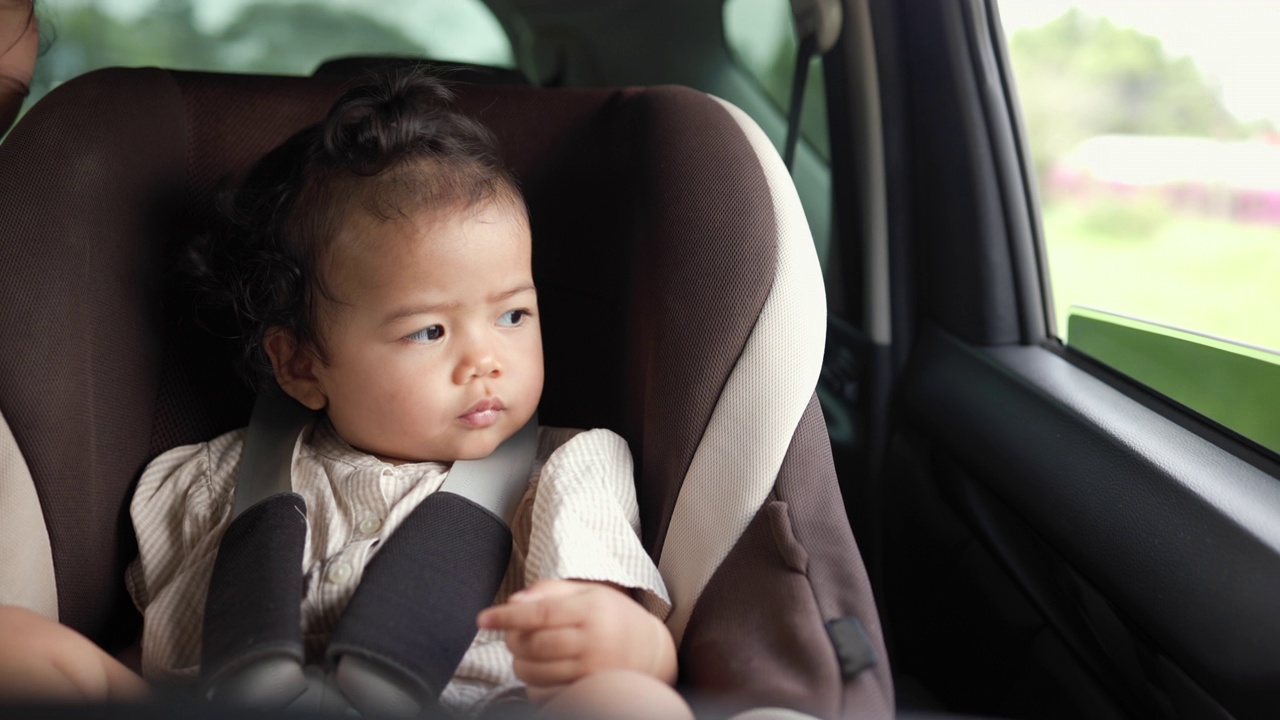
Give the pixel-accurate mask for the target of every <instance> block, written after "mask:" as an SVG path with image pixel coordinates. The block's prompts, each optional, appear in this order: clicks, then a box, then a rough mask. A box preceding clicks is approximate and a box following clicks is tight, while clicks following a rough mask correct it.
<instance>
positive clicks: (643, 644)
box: [476, 580, 676, 703]
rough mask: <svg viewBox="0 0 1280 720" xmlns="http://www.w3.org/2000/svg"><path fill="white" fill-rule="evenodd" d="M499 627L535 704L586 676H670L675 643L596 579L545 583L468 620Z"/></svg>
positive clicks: (641, 610) (626, 599) (657, 623)
mask: <svg viewBox="0 0 1280 720" xmlns="http://www.w3.org/2000/svg"><path fill="white" fill-rule="evenodd" d="M476 622H477V624H479V626H480V627H482V628H489V629H496V630H506V631H507V647H508V648H510V649H511V654H512V655H514V656H515V673H516V677H518V678H520V679H521V680H523V681H524V682H525V683H526V684H527V685H528V686H529V688H528V690H529V699H530V700H533V701H534V702H537V703H541V702H545V701H546V700H548V699H550V698H551V697H553V696H554V695H555V694H556V693H557V692H558V691H559V689H560V688H562V687H564V686H565V685H568V684H569V683H572V682H573V681H575V680H577V679H579V678H582V677H584V676H586V675H590V674H591V673H595V672H600V671H602V670H614V669H627V670H635V671H638V672H643V673H646V674H649V675H652V676H654V677H656V678H658V679H659V680H662V681H663V682H666V683H672V682H674V681H675V676H676V648H675V642H674V641H673V640H672V638H671V633H670V632H668V631H667V627H666V625H663V624H662V621H661V620H659V619H658V618H656V617H654V616H653V615H651V614H650V613H649V612H648V611H647V610H645V609H644V608H642V607H640V605H639V603H637V602H636V601H634V600H632V599H631V598H630V597H628V596H627V595H626V594H625V593H623V592H622V591H620V590H618V589H616V588H614V587H613V586H610V585H604V584H601V583H592V582H581V581H576V580H547V581H543V582H539V583H535V584H533V585H530V586H529V587H527V588H525V589H524V590H522V591H520V592H518V593H515V594H514V595H512V596H511V598H510V599H509V600H508V601H507V603H506V604H505V605H497V606H494V607H491V608H488V609H487V610H484V611H483V612H481V613H480V615H479V617H477V618H476Z"/></svg>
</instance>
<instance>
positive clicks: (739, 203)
mask: <svg viewBox="0 0 1280 720" xmlns="http://www.w3.org/2000/svg"><path fill="white" fill-rule="evenodd" d="M348 81H349V78H346V77H343V76H342V75H341V74H334V75H321V76H316V77H311V78H303V77H270V76H254V75H225V74H212V73H197V72H176V71H166V70H159V69H153V68H148V69H108V70H101V71H97V72H93V73H90V74H88V75H85V76H82V77H80V78H77V79H75V80H72V81H70V82H68V83H66V84H64V85H62V86H60V87H59V88H58V89H56V90H55V91H54V92H52V93H50V94H49V95H48V96H47V97H46V98H45V99H43V100H42V101H41V102H40V103H38V104H37V105H36V106H35V107H33V108H32V109H31V110H30V112H28V113H27V115H26V116H25V117H24V118H23V120H22V122H21V123H19V125H18V126H17V127H16V128H15V129H14V131H13V132H12V133H11V134H10V136H9V137H8V138H7V139H6V140H5V142H4V143H3V145H0V273H3V277H4V278H5V280H4V282H3V283H0V327H2V328H3V331H4V334H5V337H6V341H5V343H4V344H3V347H2V348H0V602H4V603H12V604H20V605H26V606H28V607H31V608H33V609H36V610H38V611H40V612H43V613H44V614H46V615H49V616H50V617H55V618H57V619H59V620H60V621H61V622H63V623H65V624H66V625H69V626H70V627H72V628H74V629H76V630H78V631H80V632H81V633H83V634H85V635H86V636H88V637H89V638H91V639H93V640H94V641H95V642H97V643H99V644H100V645H102V646H103V647H104V648H106V649H108V650H109V651H118V650H120V649H121V648H122V647H124V646H127V645H129V644H131V643H132V642H133V641H134V640H135V639H136V637H137V633H138V629H139V626H140V623H139V617H138V614H137V612H136V610H135V609H134V608H133V606H132V604H131V602H130V600H129V598H128V595H127V593H126V592H125V589H124V584H123V582H122V579H123V574H124V569H125V566H126V565H127V564H128V563H129V562H130V561H131V560H132V558H133V557H134V556H135V554H136V546H135V543H134V540H133V531H132V528H131V526H130V523H129V518H128V511H127V508H128V501H129V497H130V493H131V491H132V487H133V485H134V483H135V482H136V480H137V477H138V475H139V473H140V471H141V470H142V468H143V467H144V466H145V465H146V463H147V462H148V461H149V460H150V459H151V458H153V457H155V456H156V455H157V454H158V453H160V452H162V451H164V450H166V449H168V448H171V447H174V446H176V445H179V444H184V443H192V442H198V441H202V440H206V439H208V438H210V437H213V436H215V435H217V434H219V433H222V432H224V431H227V430H229V429H232V428H235V427H238V426H241V425H243V424H244V423H245V422H246V419H247V417H248V413H249V409H250V406H251V403H252V397H251V396H250V394H249V392H248V391H247V390H246V389H245V388H244V387H242V386H241V384H240V383H239V382H238V380H237V379H236V378H235V377H234V374H233V373H232V370H231V355H232V348H231V347H230V345H229V343H228V342H226V341H224V340H222V339H220V338H217V337H214V336H213V335H211V334H210V333H208V332H206V331H205V330H203V329H202V326H201V325H200V323H199V319H198V318H196V317H193V311H192V302H191V298H190V296H189V295H188V294H187V292H186V291H185V290H184V288H183V287H182V286H181V284H180V283H178V282H177V281H175V280H174V276H173V273H172V272H171V271H170V268H171V267H172V265H173V262H174V261H175V258H177V257H178V256H180V255H181V253H182V252H183V249H184V247H185V244H186V243H187V241H188V240H189V239H190V238H192V237H193V236H194V235H195V234H196V233H198V232H199V230H200V228H201V227H203V226H204V225H205V224H206V223H207V222H208V220H209V218H210V217H211V213H212V212H213V207H214V198H215V195H216V192H217V190H218V188H219V187H221V186H223V185H225V184H228V183H234V181H235V179H236V178H237V177H238V176H239V175H240V174H242V173H244V172H245V171H246V170H247V169H248V168H249V166H250V165H251V164H252V163H253V162H254V161H255V160H256V159H257V158H258V157H259V156H261V155H262V154H263V153H265V152H266V151H267V150H268V149H270V148H271V147H273V146H275V145H276V144H277V143H279V142H280V141H282V140H283V139H284V138H286V137H287V136H289V135H291V134H292V133H294V132H295V131H297V130H299V129H301V128H302V127H304V126H306V125H308V124H310V123H312V122H315V121H317V120H318V119H319V118H320V117H322V116H323V114H324V112H325V111H326V110H327V108H328V107H329V105H330V104H331V103H332V101H333V100H334V99H335V98H336V97H337V96H338V95H339V94H340V93H341V91H342V90H343V88H344V83H346V82H348ZM456 90H457V94H458V103H457V104H458V107H459V109H461V110H463V111H464V112H467V113H469V114H472V115H474V116H475V117H477V118H479V119H480V120H481V121H482V122H484V123H485V124H487V125H488V126H489V127H490V128H491V129H492V130H493V131H494V132H495V134H496V135H497V136H498V138H499V143H500V146H501V151H502V154H503V156H504V159H505V160H506V162H507V163H508V164H509V165H510V166H511V167H512V168H513V170H514V172H515V174H516V176H517V177H518V178H519V180H520V182H521V184H522V187H523V189H524V191H525V194H526V197H527V200H528V204H529V207H530V216H531V222H532V228H533V236H534V243H535V245H534V248H535V249H534V256H535V260H534V273H535V279H536V282H537V283H538V288H539V304H540V306H541V310H542V316H543V318H544V321H543V332H544V344H545V352H546V368H547V370H546V384H545V392H544V395H543V402H542V405H541V407H540V410H539V412H540V416H541V419H542V422H543V423H544V424H547V425H558V426H572V427H607V428H610V429H612V430H614V431H616V432H618V433H619V434H621V435H622V436H623V437H624V438H626V439H627V441H628V442H629V444H630V445H631V448H632V452H633V454H634V456H635V461H636V473H637V476H636V483H637V493H638V497H639V501H640V510H641V522H642V528H643V531H642V535H643V537H642V539H643V542H644V545H645V547H646V548H647V549H648V550H649V552H650V553H651V554H652V555H653V556H654V557H655V558H657V559H658V563H659V567H660V569H661V571H662V573H663V576H664V578H665V579H666V582H667V583H668V586H669V589H670V591H671V594H672V597H673V600H674V610H673V613H672V616H671V619H670V621H669V625H670V627H671V630H672V632H673V634H674V635H675V637H676V639H677V641H678V647H679V660H680V680H679V683H680V687H681V689H682V690H684V691H687V692H688V693H690V695H691V696H692V697H694V698H695V702H697V701H698V700H701V701H703V702H707V703H711V704H712V705H714V706H715V707H717V708H718V709H719V711H721V712H733V711H737V710H740V709H745V708H751V707H758V706H775V707H782V708H792V709H794V710H797V711H800V712H804V713H809V714H812V715H815V716H819V717H860V718H864V717H865V718H881V717H889V716H891V715H892V713H893V700H892V697H893V693H892V685H891V680H890V675H889V667H888V661H887V658H886V656H885V649H884V644H883V640H882V636H881V629H880V624H879V620H878V618H877V614H876V609H875V605H874V602H873V598H872V595H871V591H870V586H869V584H868V582H867V578H866V573H865V571H864V569H863V565H862V562H861V560H860V558H859V555H858V550H857V546H856V544H855V542H854V538H853V535H852V533H851V531H850V528H849V524H848V521H847V519H846V517H845V515H844V510H843V507H844V506H843V503H842V502H841V499H840V495H839V489H838V486H837V480H836V476H835V471H834V467H833V464H832V461H831V454H830V447H829V443H828V440H827V435H826V429H825V425H824V422H823V417H822V413H821V410H820V409H819V406H818V402H817V400H816V397H815V395H814V393H813V391H814V387H815V385H816V382H817V376H818V372H819V367H820V364H821V355H822V347H823V337H824V329H825V323H826V311H825V303H824V296H823V290H822V279H821V274H820V271H819V268H818V263H817V259H816V255H815V253H814V250H813V247H812V242H811V239H810V235H809V231H808V228H807V225H806V223H805V219H804V215H803V212H802V210H801V207H800V203H799V199H798V197H797V196H796V194H795V191H794V189H793V187H792V185H791V182H790V179H789V177H788V175H787V172H786V169H785V168H784V167H783V165H782V163H781V160H780V159H779V158H778V156H777V153H776V151H775V150H774V149H773V147H772V146H771V145H770V143H769V141H768V140H767V139H766V138H765V136H764V135H763V133H762V132H761V131H760V130H759V128H757V127H756V126H755V124H754V123H753V122H752V121H751V120H750V119H748V118H747V116H746V115H745V114H743V113H742V112H741V111H739V110H738V109H736V108H734V107H732V106H730V105H729V104H727V103H724V102H722V101H719V100H717V99H715V98H713V97H710V96H708V95H706V94H704V93H701V92H698V91H695V90H691V89H688V88H682V87H650V88H619V89H539V88H531V87H517V86H498V85H459V86H458V87H457V88H456ZM584 329H586V331H585V332H584Z"/></svg>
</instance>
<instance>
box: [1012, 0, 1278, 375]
mask: <svg viewBox="0 0 1280 720" xmlns="http://www.w3.org/2000/svg"><path fill="white" fill-rule="evenodd" d="M1019 1H1021V2H1036V1H1037V0H1003V1H1002V5H1011V4H1014V3H1015V2H1019ZM1205 6H1206V7H1211V6H1210V5H1209V3H1206V4H1205ZM1153 12H1155V10H1154V9H1153ZM1189 21H1190V22H1194V20H1190V19H1189ZM1214 31H1215V27H1213V26H1206V27H1205V28H1204V32H1214ZM1008 42H1009V56H1010V60H1011V63H1012V65H1013V69H1014V74H1015V77H1016V80H1017V92H1018V95H1019V99H1020V103H1021V108H1022V115H1023V120H1024V125H1025V129H1026V133H1027V136H1028V139H1029V141H1030V149H1031V155H1032V160H1033V162H1034V165H1035V170H1036V174H1037V175H1038V178H1039V187H1040V197H1041V203H1042V220H1043V225H1044V237H1045V246H1046V251H1047V254H1048V268H1049V271H1050V283H1051V286H1052V295H1053V298H1052V299H1053V305H1054V311H1055V312H1054V314H1055V316H1056V317H1055V320H1056V323H1057V329H1058V332H1059V334H1060V335H1061V336H1064V339H1066V340H1067V342H1068V343H1070V341H1071V339H1070V338H1069V337H1065V334H1066V331H1067V328H1068V322H1067V321H1068V317H1069V316H1070V315H1071V314H1072V309H1073V307H1076V306H1080V307H1093V308H1099V309H1104V310H1107V311H1111V312H1116V313H1120V314H1123V315H1128V316H1131V317H1135V318H1141V319H1145V320H1149V321H1154V322H1159V323H1165V324H1168V325H1172V326H1176V327H1180V328H1185V329H1188V330H1193V331H1197V332H1202V333H1207V334H1211V335H1214V336H1217V337H1221V338H1226V339H1229V340H1233V341H1238V342H1244V343H1249V344H1254V345H1258V346H1263V347H1270V348H1280V323H1277V322H1276V321H1275V320H1274V318H1275V317H1276V313H1275V308H1277V307H1280V283H1277V282H1276V281H1275V278H1276V277H1277V276H1278V275H1277V274H1278V273H1280V214H1278V213H1280V186H1273V180H1271V179H1269V178H1274V177H1276V176H1277V174H1276V169H1275V168H1270V167H1268V165H1269V164H1270V158H1273V157H1275V156H1276V155H1275V151H1276V149H1277V147H1276V146H1277V141H1278V140H1280V136H1278V135H1277V134H1276V129H1275V127H1274V125H1273V123H1272V122H1271V121H1270V120H1265V119H1263V120H1250V121H1245V120H1241V119H1240V118H1237V117H1236V116H1235V115H1233V114H1232V113H1231V112H1230V111H1229V110H1228V109H1227V108H1226V106H1225V105H1224V104H1223V101H1222V94H1221V91H1220V88H1218V87H1217V86H1216V85H1215V84H1214V82H1213V81H1212V80H1211V79H1210V78H1208V77H1206V76H1205V75H1204V73H1203V72H1202V71H1201V70H1200V69H1199V68H1198V67H1197V65H1196V63H1195V61H1194V59H1193V58H1190V57H1185V56H1177V55H1174V54H1172V53H1170V52H1168V50H1167V49H1166V47H1165V45H1164V43H1163V42H1162V41H1161V39H1160V38H1158V37H1155V36H1153V35H1150V34H1146V33H1144V32H1142V31H1140V30H1139V29H1136V28H1134V27H1129V26H1124V25H1121V24H1118V23H1116V22H1113V21H1112V20H1110V19H1108V18H1106V17H1101V16H1098V15H1091V14H1089V13H1086V12H1084V11H1083V10H1081V9H1079V8H1071V9H1069V10H1067V11H1065V12H1064V13H1063V14H1061V15H1059V16H1058V17H1056V18H1054V19H1052V20H1050V21H1048V22H1045V23H1043V24H1040V25H1036V26H1032V27H1021V28H1019V29H1017V30H1015V31H1013V32H1012V33H1011V34H1010V35H1009V38H1008ZM1102 136H1109V137H1110V140H1111V141H1112V146H1113V147H1117V148H1128V149H1131V150H1134V152H1131V153H1128V154H1126V155H1125V156H1123V157H1118V156H1112V157H1110V158H1108V157H1105V156H1104V157H1101V158H1099V157H1097V156H1096V153H1095V154H1094V156H1092V157H1090V158H1088V159H1082V158H1084V156H1082V155H1081V154H1080V153H1079V152H1077V153H1075V154H1073V151H1078V150H1079V149H1081V148H1083V147H1086V146H1087V144H1088V142H1089V141H1090V139H1091V138H1092V139H1097V138H1099V137H1102ZM1126 138H1132V139H1131V140H1128V141H1126ZM1194 138H1213V139H1214V142H1215V143H1218V144H1217V145H1214V144H1206V143H1203V142H1200V141H1198V140H1189V139H1194ZM1126 142H1128V143H1129V144H1126ZM1095 147H1097V145H1095ZM1205 147H1210V148H1214V147H1216V148H1217V149H1218V151H1219V152H1218V153H1217V154H1216V155H1211V154H1204V153H1202V154H1200V155H1197V154H1196V153H1194V152H1192V150H1194V149H1197V148H1198V149H1203V148H1205ZM1143 148H1154V149H1155V150H1154V151H1144V152H1137V150H1141V149H1143ZM1227 151H1231V152H1230V154H1228V152H1227ZM1170 168H1172V172H1171V171H1170ZM1154 177H1165V178H1166V179H1164V180H1153V179H1151V178H1154ZM1169 177H1176V180H1169V179H1167V178H1169ZM1188 198H1192V199H1195V198H1201V199H1203V198H1209V199H1212V200H1213V202H1205V201H1190V202H1189V201H1188ZM1259 207H1262V208H1263V210H1264V212H1258V211H1257V210H1258V208H1259ZM1278 357H1280V356H1278ZM1153 360H1158V359H1153Z"/></svg>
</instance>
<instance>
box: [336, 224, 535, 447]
mask: <svg viewBox="0 0 1280 720" xmlns="http://www.w3.org/2000/svg"><path fill="white" fill-rule="evenodd" d="M416 220H417V221H415V222H407V221H402V222H377V221H373V220H372V219H369V220H367V221H365V220H361V221H359V222H357V223H353V224H352V227H350V228H349V232H348V233H346V234H344V235H342V236H340V237H339V238H338V239H337V241H336V242H335V244H334V246H333V251H332V253H331V255H330V258H329V261H328V271H329V274H328V277H329V280H330V283H331V289H332V291H333V294H334V295H335V297H336V299H337V300H338V301H339V303H341V304H340V305H337V306H336V307H334V308H331V309H332V310H333V312H331V313H329V314H328V315H327V317H328V318H329V319H328V320H327V321H325V323H326V324H325V325H324V326H323V327H322V333H323V334H324V337H325V342H326V347H327V349H328V351H329V362H328V363H327V364H321V365H320V366H319V367H318V369H317V370H316V376H317V380H318V382H319V386H320V390H321V392H323V393H324V395H325V397H326V398H327V401H328V405H327V408H328V413H329V418H330V420H331V422H332V423H333V426H334V429H335V430H337V431H338V434H339V435H341V436H342V438H343V439H345V440H346V441H347V442H348V443H350V444H351V445H352V446H353V447H356V448H357V449H360V450H363V451H365V452H368V453H371V454H373V455H376V456H378V457H380V458H382V459H383V460H386V461H389V462H417V461H422V460H438V461H452V460H463V459H474V458H479V457H484V456H485V455H488V454H489V453H490V452H492V451H493V450H494V448H496V447H497V446H498V445H499V444H500V443H501V442H502V441H503V440H505V439H507V438H508V437H510V436H511V435H512V434H514V433H515V432H516V431H517V430H519V429H520V428H521V427H522V426H523V425H524V424H525V422H527V421H528V420H529V418H530V417H531V416H532V415H533V412H534V410H535V409H536V408H537V405H538V399H539V397H540V396H541V394H542V333H541V329H540V327H539V323H538V299H537V293H536V292H535V291H534V287H533V272H532V268H531V265H530V262H531V261H530V256H531V252H532V243H531V240H530V236H529V227H528V222H527V220H526V219H525V217H524V214H523V212H522V211H516V210H513V209H512V208H511V206H510V205H509V204H507V203H504V202H501V201H499V202H494V203H486V204H484V205H482V206H478V207H473V208H467V209H463V210H460V211H458V212H454V213H449V214H448V215H445V216H443V217H436V216H430V217H423V218H417V219H416Z"/></svg>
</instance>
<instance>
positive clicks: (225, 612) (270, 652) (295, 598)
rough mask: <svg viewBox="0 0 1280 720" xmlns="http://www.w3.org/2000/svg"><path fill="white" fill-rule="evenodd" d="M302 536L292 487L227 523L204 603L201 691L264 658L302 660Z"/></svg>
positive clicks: (302, 506)
mask: <svg viewBox="0 0 1280 720" xmlns="http://www.w3.org/2000/svg"><path fill="white" fill-rule="evenodd" d="M306 539H307V506H306V503H305V502H304V501H303V499H302V497H301V496H300V495H298V494H296V493H280V494H277V495H272V496H271V497H269V498H267V499H265V500H263V501H262V502H259V503H257V504H256V505H254V506H252V507H250V508H249V509H247V510H245V511H244V513H242V514H241V515H240V516H239V517H237V518H236V519H235V520H234V521H232V523H231V525H230V527H228V528H227V532H226V534H225V535H223V537H222V543H221V545H219V547H218V557H217V559H216V560H215V561H214V564H213V575H212V577H211V579H210V581H209V595H208V597H207V599H206V601H205V608H204V628H203V630H204V635H203V638H202V643H201V659H200V668H201V676H202V685H203V686H204V688H205V694H206V695H208V694H209V693H211V692H212V691H214V689H215V688H216V687H217V684H218V681H219V679H221V678H223V677H226V676H228V675H229V674H231V673H234V672H235V671H236V670H238V669H240V668H242V667H245V666H246V665H248V664H250V663H252V662H254V661H256V660H259V659H261V658H263V657H267V656H284V657H289V658H294V659H296V660H297V662H298V663H301V662H302V661H303V647H302V587H303V586H302V551H303V547H304V545H305V544H306Z"/></svg>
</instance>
